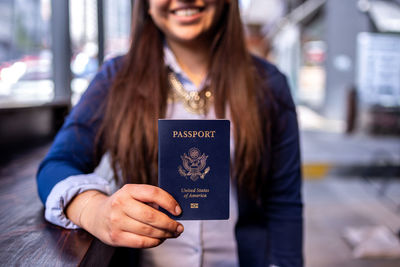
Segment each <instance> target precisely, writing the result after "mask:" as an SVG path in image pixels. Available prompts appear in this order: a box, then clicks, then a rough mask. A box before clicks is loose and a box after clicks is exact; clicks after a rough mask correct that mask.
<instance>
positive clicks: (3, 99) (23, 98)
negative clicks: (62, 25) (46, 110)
mask: <svg viewBox="0 0 400 267" xmlns="http://www.w3.org/2000/svg"><path fill="white" fill-rule="evenodd" d="M50 19H51V0H0V25H1V27H0V107H14V106H21V105H32V103H35V104H37V103H43V102H50V101H52V100H53V97H54V83H53V80H52V52H51V39H50V38H51V35H50V31H51V29H50Z"/></svg>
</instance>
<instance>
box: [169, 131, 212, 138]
mask: <svg viewBox="0 0 400 267" xmlns="http://www.w3.org/2000/svg"><path fill="white" fill-rule="evenodd" d="M216 132H217V131H172V137H173V138H196V137H198V138H214V137H215V134H216Z"/></svg>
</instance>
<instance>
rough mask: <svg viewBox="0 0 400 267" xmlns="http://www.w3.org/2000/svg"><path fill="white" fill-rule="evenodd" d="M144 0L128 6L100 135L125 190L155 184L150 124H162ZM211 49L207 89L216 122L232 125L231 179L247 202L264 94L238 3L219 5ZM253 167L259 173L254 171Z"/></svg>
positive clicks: (260, 144)
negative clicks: (128, 25)
mask: <svg viewBox="0 0 400 267" xmlns="http://www.w3.org/2000/svg"><path fill="white" fill-rule="evenodd" d="M147 10H148V4H147V1H141V0H139V1H134V7H133V22H132V33H131V37H132V40H131V46H130V49H129V52H128V53H127V54H126V55H125V57H124V63H123V66H122V68H121V69H120V70H119V72H118V74H117V76H116V78H115V79H114V81H113V84H112V87H111V90H110V92H109V95H108V98H107V104H106V108H105V116H104V120H103V122H102V125H101V128H100V133H99V134H100V135H101V136H102V137H103V138H104V147H103V148H104V151H109V152H110V153H111V157H112V166H113V169H114V173H115V174H116V175H118V173H119V172H118V170H119V169H120V170H121V171H122V178H123V181H124V182H125V183H146V184H157V177H158V173H157V169H158V168H157V157H158V138H157V120H158V119H159V118H164V117H165V114H166V107H167V97H168V92H169V86H168V81H167V69H166V67H165V66H164V64H163V60H164V59H163V34H162V33H161V32H160V30H159V29H158V28H157V27H156V26H155V24H154V23H153V21H152V19H151V17H150V16H149V14H148V12H147ZM216 27H217V29H216V34H215V35H214V36H213V38H214V39H213V40H212V42H211V44H212V45H211V47H210V49H211V50H210V52H211V53H210V55H211V57H210V58H211V59H212V60H210V62H209V70H210V71H209V74H208V75H209V78H210V81H211V83H210V90H211V92H212V93H213V95H214V105H215V112H216V116H217V118H225V117H226V114H225V113H226V107H229V109H230V115H231V118H232V123H233V126H234V141H235V156H234V159H233V162H234V164H233V173H232V175H233V177H234V178H235V179H236V180H237V183H238V186H239V188H245V189H248V191H250V192H251V193H252V195H257V194H258V193H260V192H259V190H260V186H258V183H257V180H258V176H259V175H260V171H263V172H264V173H265V172H266V171H267V166H266V165H265V164H263V163H262V155H263V153H265V152H266V151H265V150H266V145H267V141H266V140H267V139H268V136H269V135H268V132H269V131H268V129H267V124H265V123H264V122H265V121H267V120H268V117H269V115H268V110H267V109H265V107H263V105H262V99H264V94H265V92H266V91H265V90H264V89H262V84H261V82H260V79H259V75H258V73H257V71H256V69H255V67H254V62H253V60H252V58H251V57H250V55H249V53H248V52H247V49H246V46H245V41H244V34H243V29H242V23H241V20H240V15H239V7H238V2H237V0H232V1H230V2H229V3H226V4H225V7H224V11H223V14H222V16H221V18H220V21H219V22H218V23H217V26H216ZM260 166H263V167H262V168H261V169H263V170H261V169H260Z"/></svg>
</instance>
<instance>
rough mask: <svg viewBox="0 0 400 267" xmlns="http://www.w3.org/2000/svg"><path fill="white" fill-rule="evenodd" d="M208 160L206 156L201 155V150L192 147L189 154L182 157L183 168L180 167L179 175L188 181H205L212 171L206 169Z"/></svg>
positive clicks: (208, 168)
mask: <svg viewBox="0 0 400 267" xmlns="http://www.w3.org/2000/svg"><path fill="white" fill-rule="evenodd" d="M207 158H208V156H207V155H206V154H204V153H203V154H201V152H200V150H199V149H197V148H195V147H192V148H191V149H189V151H188V154H186V153H184V154H183V155H181V159H182V165H183V168H182V166H179V167H178V172H179V174H180V175H181V176H183V177H185V178H186V179H187V178H188V177H189V178H190V179H191V180H192V181H197V180H198V179H199V178H200V179H204V177H205V176H206V174H207V173H208V172H209V171H210V167H207V168H206V169H204V168H205V167H206V162H207ZM203 170H204V171H203Z"/></svg>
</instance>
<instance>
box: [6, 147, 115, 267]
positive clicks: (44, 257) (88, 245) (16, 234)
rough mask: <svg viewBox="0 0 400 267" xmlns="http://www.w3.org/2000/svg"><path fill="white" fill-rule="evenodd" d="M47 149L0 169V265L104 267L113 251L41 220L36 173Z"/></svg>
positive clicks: (83, 234) (82, 234) (81, 234)
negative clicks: (89, 266) (94, 266)
mask: <svg viewBox="0 0 400 267" xmlns="http://www.w3.org/2000/svg"><path fill="white" fill-rule="evenodd" d="M47 149H48V146H45V147H41V148H36V149H34V150H33V151H30V152H29V153H28V154H25V155H21V156H18V157H16V159H14V160H12V161H11V162H9V163H8V164H7V166H1V167H0V265H1V266H77V265H81V266H88V265H91V266H93V264H95V265H96V266H107V265H108V262H109V261H110V259H111V257H112V255H113V253H114V248H111V247H109V246H106V245H104V244H103V243H101V242H100V241H98V240H97V239H96V238H94V237H92V236H91V235H90V234H88V233H87V232H85V231H83V230H65V229H62V228H61V227H58V226H55V225H52V224H50V223H48V222H46V221H45V220H44V216H43V213H44V208H43V205H42V203H41V202H40V200H39V196H38V194H37V189H36V179H35V175H36V171H37V167H38V164H39V163H40V161H41V159H43V157H44V155H45V153H46V151H47Z"/></svg>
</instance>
